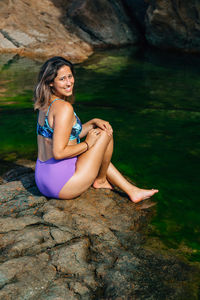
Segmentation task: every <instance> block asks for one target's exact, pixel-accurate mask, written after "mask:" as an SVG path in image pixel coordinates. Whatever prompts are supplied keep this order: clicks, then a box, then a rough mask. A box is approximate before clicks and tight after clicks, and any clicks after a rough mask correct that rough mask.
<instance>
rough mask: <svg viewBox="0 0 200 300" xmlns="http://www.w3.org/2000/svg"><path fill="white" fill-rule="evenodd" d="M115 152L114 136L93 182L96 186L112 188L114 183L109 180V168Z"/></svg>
mask: <svg viewBox="0 0 200 300" xmlns="http://www.w3.org/2000/svg"><path fill="white" fill-rule="evenodd" d="M112 154H113V137H112V139H111V140H110V142H109V144H108V146H107V149H106V151H105V153H104V157H103V160H102V163H101V166H100V169H99V173H98V175H97V177H96V179H95V181H94V183H93V187H94V188H108V189H112V185H111V184H110V183H109V182H108V180H107V170H108V166H109V164H110V161H111V157H112Z"/></svg>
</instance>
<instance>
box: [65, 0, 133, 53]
mask: <svg viewBox="0 0 200 300" xmlns="http://www.w3.org/2000/svg"><path fill="white" fill-rule="evenodd" d="M63 20H64V23H65V24H66V25H67V27H68V29H69V30H70V31H72V32H75V33H76V34H77V35H78V36H79V37H80V38H81V39H83V40H84V41H86V42H87V43H89V44H90V45H93V46H95V47H104V48H105V47H109V46H112V47H113V46H117V47H119V46H124V45H130V44H137V43H138V42H139V34H138V30H137V28H136V27H135V26H133V24H132V23H131V21H130V18H129V17H128V16H127V14H126V12H125V10H124V7H123V5H122V3H121V1H120V0H115V1H113V0H112V1H106V0H95V1H93V0H85V1H81V0H80V1H77V0H74V1H70V2H69V3H68V4H67V6H66V17H65V18H63Z"/></svg>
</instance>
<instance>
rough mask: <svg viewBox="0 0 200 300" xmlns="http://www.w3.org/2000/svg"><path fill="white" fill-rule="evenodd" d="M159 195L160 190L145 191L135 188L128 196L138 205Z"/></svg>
mask: <svg viewBox="0 0 200 300" xmlns="http://www.w3.org/2000/svg"><path fill="white" fill-rule="evenodd" d="M156 193H158V190H154V189H152V190H144V189H139V188H136V187H134V188H133V189H132V190H130V192H129V193H127V194H128V196H129V197H130V199H131V201H133V202H134V203H138V202H140V201H142V200H146V199H149V198H151V197H152V196H153V195H154V194H156Z"/></svg>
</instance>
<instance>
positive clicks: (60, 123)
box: [53, 102, 88, 159]
mask: <svg viewBox="0 0 200 300" xmlns="http://www.w3.org/2000/svg"><path fill="white" fill-rule="evenodd" d="M54 107H55V111H54V133H53V156H54V158H55V159H63V158H70V157H74V156H76V155H79V154H81V153H83V152H85V151H86V150H87V149H88V146H87V143H85V142H83V143H79V144H76V145H68V142H69V137H70V134H71V130H72V126H73V121H74V110H73V107H72V105H71V104H70V103H68V102H60V103H57V105H56V106H54Z"/></svg>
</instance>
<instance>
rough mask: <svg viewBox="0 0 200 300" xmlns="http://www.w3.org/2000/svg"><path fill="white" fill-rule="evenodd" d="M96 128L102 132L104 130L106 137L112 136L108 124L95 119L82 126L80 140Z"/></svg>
mask: <svg viewBox="0 0 200 300" xmlns="http://www.w3.org/2000/svg"><path fill="white" fill-rule="evenodd" d="M97 127H98V128H100V129H102V130H106V131H107V133H108V135H112V132H113V130H112V127H111V126H110V124H109V122H107V121H104V120H101V119H97V118H95V119H92V120H90V121H88V122H87V123H84V124H83V125H82V131H81V133H80V135H79V137H80V138H82V137H84V136H86V135H87V134H88V132H89V131H90V130H91V129H93V128H97Z"/></svg>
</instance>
